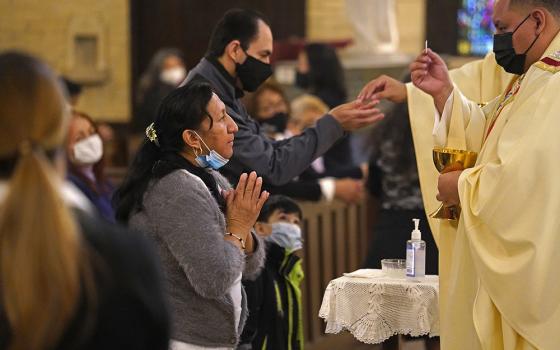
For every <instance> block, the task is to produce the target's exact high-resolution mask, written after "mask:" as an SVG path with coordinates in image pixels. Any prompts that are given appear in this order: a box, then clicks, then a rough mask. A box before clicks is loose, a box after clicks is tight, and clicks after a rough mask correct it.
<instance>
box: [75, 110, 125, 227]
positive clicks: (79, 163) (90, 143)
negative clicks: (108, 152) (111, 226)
mask: <svg viewBox="0 0 560 350" xmlns="http://www.w3.org/2000/svg"><path fill="white" fill-rule="evenodd" d="M66 156H67V160H68V180H70V181H71V182H72V183H74V185H76V187H78V188H79V189H80V190H81V191H82V192H83V193H84V194H85V195H86V197H88V199H89V200H90V201H91V202H92V204H93V205H94V206H95V207H96V208H97V210H98V212H99V214H100V215H101V216H102V217H103V218H105V219H106V220H108V221H111V222H114V221H115V213H114V211H113V207H112V205H111V197H112V195H113V186H112V185H111V183H110V182H109V181H108V180H107V179H106V178H105V172H104V159H103V141H102V140H101V137H100V136H99V133H98V132H97V126H96V125H95V123H94V122H93V120H92V119H91V118H90V117H89V116H88V115H87V114H84V113H81V112H76V111H74V112H73V115H72V118H71V119H70V122H69V125H68V136H67V139H66Z"/></svg>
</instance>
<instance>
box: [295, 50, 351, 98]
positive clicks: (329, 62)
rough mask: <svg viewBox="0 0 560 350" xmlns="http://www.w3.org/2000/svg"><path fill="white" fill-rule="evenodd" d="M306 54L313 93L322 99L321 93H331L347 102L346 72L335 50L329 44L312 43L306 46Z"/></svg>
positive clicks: (310, 86)
mask: <svg viewBox="0 0 560 350" xmlns="http://www.w3.org/2000/svg"><path fill="white" fill-rule="evenodd" d="M305 53H306V54H307V60H308V61H309V88H310V89H311V92H312V93H314V94H316V95H319V97H322V96H320V93H321V91H329V93H330V94H332V95H333V96H334V97H336V99H339V100H340V101H345V100H346V86H345V85H344V70H343V69H342V64H341V63H340V60H339V59H338V56H337V54H336V51H335V50H334V48H332V47H331V46H329V45H327V44H322V43H311V44H307V45H305ZM325 102H328V101H325ZM327 104H329V105H330V103H327ZM330 107H333V106H330Z"/></svg>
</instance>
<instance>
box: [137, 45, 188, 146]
mask: <svg viewBox="0 0 560 350" xmlns="http://www.w3.org/2000/svg"><path fill="white" fill-rule="evenodd" d="M186 77H187V69H186V65H185V60H184V59H183V54H182V53H181V51H180V50H178V49H175V48H164V49H160V50H158V51H157V52H156V53H155V54H154V56H153V57H152V59H151V60H150V63H149V64H148V67H147V68H146V70H145V71H144V72H143V73H142V76H141V77H140V81H139V83H138V87H137V89H136V101H135V102H136V108H135V112H134V114H133V115H132V120H131V127H132V131H133V132H134V134H135V137H134V138H133V139H134V140H135V141H136V142H134V141H133V143H138V145H133V146H132V148H135V149H136V148H137V147H138V146H139V143H140V141H141V140H142V139H143V135H144V130H145V129H146V127H147V126H148V125H150V123H151V122H153V121H154V119H155V117H156V113H157V108H158V106H159V104H160V102H161V101H162V100H163V98H164V97H165V96H167V94H169V93H170V92H171V91H172V90H173V89H175V88H176V87H177V86H179V84H181V83H182V82H183V80H185V78H186Z"/></svg>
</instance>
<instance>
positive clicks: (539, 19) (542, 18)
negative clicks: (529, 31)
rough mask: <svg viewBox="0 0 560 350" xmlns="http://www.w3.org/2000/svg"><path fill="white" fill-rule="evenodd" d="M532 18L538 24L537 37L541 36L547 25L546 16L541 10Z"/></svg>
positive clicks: (536, 11) (532, 15)
mask: <svg viewBox="0 0 560 350" xmlns="http://www.w3.org/2000/svg"><path fill="white" fill-rule="evenodd" d="M531 17H532V18H533V20H534V21H535V23H536V26H537V35H539V34H541V33H542V31H543V30H544V27H545V25H546V14H545V13H544V11H543V10H541V9H536V10H535V11H534V12H533V13H532V14H531Z"/></svg>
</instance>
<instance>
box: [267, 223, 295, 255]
mask: <svg viewBox="0 0 560 350" xmlns="http://www.w3.org/2000/svg"><path fill="white" fill-rule="evenodd" d="M271 226H272V233H271V234H270V236H267V237H265V240H266V241H268V242H272V243H276V244H278V245H279V246H281V247H283V248H285V249H286V250H287V251H290V252H293V251H295V250H298V249H301V248H303V238H302V236H301V228H300V227H299V226H298V225H296V224H290V223H287V222H276V223H274V224H271Z"/></svg>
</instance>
